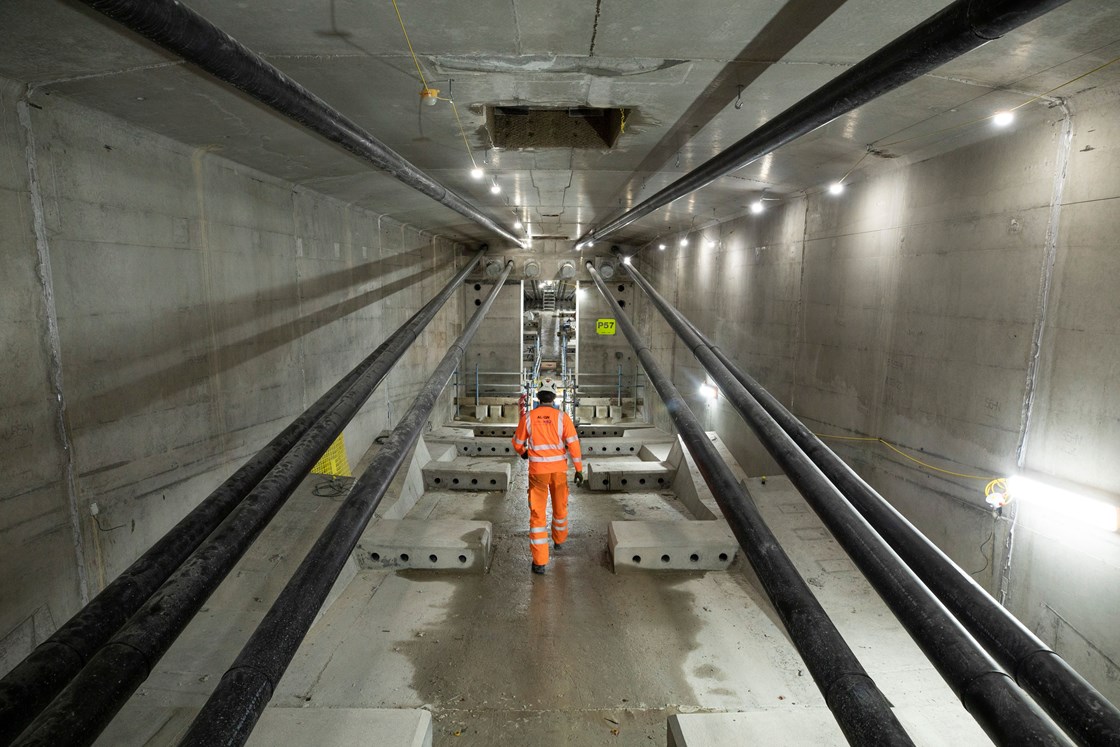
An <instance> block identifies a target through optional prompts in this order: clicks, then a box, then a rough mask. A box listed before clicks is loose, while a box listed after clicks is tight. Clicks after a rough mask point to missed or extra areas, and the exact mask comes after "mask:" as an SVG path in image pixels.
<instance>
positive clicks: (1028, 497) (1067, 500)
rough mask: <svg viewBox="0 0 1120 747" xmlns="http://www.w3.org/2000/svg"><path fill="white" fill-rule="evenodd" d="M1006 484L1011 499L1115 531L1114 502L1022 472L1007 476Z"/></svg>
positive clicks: (1118, 513)
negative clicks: (1080, 492) (1046, 481)
mask: <svg viewBox="0 0 1120 747" xmlns="http://www.w3.org/2000/svg"><path fill="white" fill-rule="evenodd" d="M1007 488H1008V493H1010V494H1011V497H1012V498H1013V499H1015V500H1023V501H1028V502H1030V503H1034V504H1036V505H1038V506H1045V507H1047V508H1050V509H1051V510H1054V511H1058V512H1060V513H1061V514H1063V515H1064V516H1066V517H1067V518H1070V519H1074V520H1076V521H1079V522H1081V523H1083V524H1088V525H1090V526H1093V527H1096V528H1097V529H1104V530H1105V531H1108V532H1115V531H1117V528H1118V527H1120V509H1118V508H1117V507H1116V505H1115V504H1112V503H1106V502H1105V501H1100V500H1096V499H1093V498H1087V497H1086V496H1083V495H1078V494H1077V493H1074V492H1072V491H1069V490H1065V489H1063V488H1058V487H1055V486H1053V485H1047V484H1046V483H1043V482H1040V481H1038V480H1035V479H1032V478H1030V477H1024V476H1023V475H1015V476H1013V477H1009V478H1008V480H1007Z"/></svg>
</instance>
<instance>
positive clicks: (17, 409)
mask: <svg viewBox="0 0 1120 747" xmlns="http://www.w3.org/2000/svg"><path fill="white" fill-rule="evenodd" d="M20 96H21V90H20V89H19V88H17V87H16V86H14V85H12V84H9V83H6V82H2V81H0V222H2V225H3V228H4V230H3V231H0V284H2V285H0V330H2V338H0V339H2V343H3V347H2V355H0V361H2V364H0V365H3V367H4V370H3V375H2V377H0V380H3V381H4V385H3V387H0V423H2V424H3V431H2V432H3V443H4V446H5V448H4V449H3V450H2V452H0V474H3V475H4V479H3V482H2V484H0V672H6V671H7V670H8V669H9V668H10V667H11V666H13V665H14V664H15V663H16V662H17V661H18V660H19V659H20V658H22V656H24V655H25V654H26V653H27V652H28V651H30V649H31V648H32V647H33V646H34V645H36V644H37V643H39V642H40V641H41V640H42V639H43V638H44V637H45V636H46V635H49V634H50V633H51V632H52V630H53V629H54V628H55V627H56V626H57V625H59V624H61V623H62V622H64V621H65V620H66V619H67V618H68V617H69V616H70V615H71V614H73V613H74V612H75V611H77V609H78V608H79V607H80V606H81V604H82V603H83V602H84V601H85V600H86V599H87V598H88V596H90V595H92V594H94V593H96V592H97V591H98V590H99V589H100V588H102V587H103V586H104V585H105V583H107V582H108V581H110V580H111V579H112V578H113V577H114V576H115V575H116V574H118V573H119V572H120V571H121V570H122V569H124V568H125V567H126V566H127V565H128V564H129V563H130V562H131V561H132V560H133V559H134V558H135V557H136V556H137V555H138V554H139V553H140V552H142V551H143V550H144V549H146V548H147V547H148V546H149V545H150V544H151V543H152V542H153V541H154V540H155V539H156V538H158V537H159V536H160V535H161V534H163V533H164V532H165V531H166V530H167V529H168V528H170V527H171V526H172V525H173V524H174V523H175V522H176V521H178V519H179V518H181V517H182V516H183V515H184V514H185V513H186V512H187V511H188V510H189V509H190V508H191V507H192V506H193V505H194V504H195V503H197V502H198V501H200V500H201V499H202V498H204V497H205V496H206V495H207V494H208V493H209V491H210V490H211V489H212V488H213V487H215V486H216V485H217V484H218V483H219V482H220V481H221V480H222V479H224V478H225V477H227V476H228V475H229V474H230V473H231V472H232V471H233V470H234V469H236V467H237V466H239V465H240V464H241V463H242V462H244V461H245V459H246V458H248V457H249V456H250V455H251V454H253V453H254V452H255V451H256V450H257V449H258V448H259V447H261V446H263V445H264V443H266V442H267V441H268V440H269V439H270V438H272V437H273V436H274V435H275V434H276V433H277V432H279V431H280V430H281V429H282V428H283V427H284V426H285V425H286V424H287V423H288V422H290V420H291V419H292V418H293V417H294V416H296V415H297V414H298V413H299V412H301V411H302V410H303V409H304V408H305V407H306V406H307V405H309V404H310V403H311V402H312V401H314V400H315V399H316V398H317V397H318V396H319V395H320V394H322V392H324V391H325V390H326V389H327V388H328V387H330V386H331V385H332V384H333V383H334V382H335V381H337V380H338V379H339V378H340V377H341V376H342V375H343V374H345V373H346V372H347V371H349V370H350V369H351V368H352V367H353V366H354V365H355V364H356V363H358V361H360V360H361V359H362V358H364V357H365V356H366V355H367V354H368V353H369V352H370V351H371V350H372V349H373V348H374V347H376V346H377V345H378V344H379V343H380V342H381V341H382V340H383V339H384V337H385V336H386V335H387V334H388V333H390V332H391V331H392V330H394V329H396V327H397V326H399V325H400V324H401V323H402V322H403V321H404V320H405V319H407V318H408V317H409V316H411V315H412V314H413V313H414V312H415V311H416V310H417V309H418V308H419V306H420V305H422V304H423V302H424V301H425V300H426V299H427V298H430V297H431V295H432V294H433V293H434V292H435V291H436V290H438V288H439V287H441V286H442V285H443V284H444V283H445V282H446V281H447V279H448V278H450V276H451V275H452V274H453V273H454V271H455V269H456V265H457V264H460V263H461V262H460V258H461V255H462V251H461V249H460V248H459V247H457V246H456V245H455V244H453V243H451V242H449V241H445V240H436V239H434V238H433V237H431V236H428V235H421V234H420V233H418V232H417V231H416V230H414V229H413V228H411V227H406V226H402V225H400V224H397V223H395V222H393V221H392V220H389V219H387V218H383V217H381V216H378V215H376V214H373V213H369V212H365V211H362V210H357V209H354V208H351V207H348V206H346V205H343V204H341V203H338V202H335V201H332V200H330V199H327V198H324V197H322V196H320V195H317V194H315V193H313V192H309V191H306V190H303V189H298V188H295V187H293V186H292V185H290V184H286V183H284V182H281V181H278V180H276V179H274V178H271V177H267V176H264V175H262V174H259V173H256V172H254V171H252V170H249V169H246V168H244V167H241V166H238V165H236V164H233V163H231V162H228V161H225V160H224V159H222V158H221V157H220V155H219V153H220V149H218V148H215V149H213V151H211V150H209V149H201V150H197V151H191V150H190V149H187V148H186V147H184V146H181V145H179V144H177V143H174V142H172V141H169V140H166V139H163V138H159V137H155V136H153V135H151V134H150V133H147V132H145V131H142V130H139V129H137V128H135V127H132V126H130V125H127V124H125V123H123V122H120V121H117V120H114V119H111V118H109V117H107V116H104V115H102V114H98V113H95V112H92V111H89V110H85V109H82V108H80V107H78V106H76V105H73V104H68V103H66V102H64V101H61V100H58V99H53V98H49V97H38V98H37V100H36V101H35V102H34V103H35V105H34V106H32V107H27V106H26V105H25V104H22V103H19V98H20ZM21 116H22V119H23V122H22V123H21V122H20V118H21ZM32 140H33V143H32ZM40 203H41V209H37V208H38V206H39V204H40ZM461 320H462V307H461V301H460V300H459V299H458V298H455V299H453V300H452V301H451V302H449V304H448V305H447V307H446V308H445V309H444V311H443V312H442V313H441V314H440V316H439V317H437V319H436V321H434V322H433V323H432V325H431V326H429V328H428V330H427V331H426V332H425V333H424V335H423V337H422V338H421V340H420V342H419V344H416V345H414V346H413V348H412V349H411V350H410V351H409V353H408V354H407V355H406V356H404V357H403V358H402V360H401V361H400V362H399V363H398V365H397V366H396V368H395V369H394V370H393V372H392V373H391V374H390V375H389V377H388V378H387V380H386V381H385V383H384V384H383V385H382V386H381V388H380V389H379V390H378V391H377V392H376V393H375V394H374V396H373V397H372V398H371V400H370V402H369V403H367V405H366V407H365V408H364V409H363V411H362V413H361V414H360V415H359V416H358V417H357V418H356V419H355V420H354V422H353V423H352V424H351V425H350V427H349V428H348V429H347V430H346V433H345V437H346V440H347V446H348V451H349V457H350V461H351V464H352V465H356V463H357V460H358V459H359V458H360V457H361V454H362V452H363V451H364V450H365V449H366V447H367V446H368V445H369V444H370V443H371V441H372V439H373V437H374V436H375V435H376V434H377V433H378V432H379V431H380V430H381V429H383V428H385V427H389V426H391V425H394V424H396V422H397V421H398V420H399V418H400V416H401V415H402V414H403V412H404V411H405V409H406V408H407V407H408V405H409V403H410V402H411V399H412V397H413V396H414V394H415V392H416V391H417V390H418V388H419V386H420V384H421V383H422V382H423V381H424V380H425V379H426V378H427V376H428V375H429V373H430V372H431V370H432V369H433V368H434V366H435V364H436V362H437V361H438V360H439V358H440V357H441V356H442V355H443V353H444V351H445V350H446V348H447V345H448V344H449V343H450V341H451V340H452V339H453V338H454V335H455V334H457V330H458V328H459V327H460V325H461ZM447 403H448V399H447V398H446V397H445V398H444V399H443V400H442V405H441V412H440V413H438V414H437V419H440V420H441V419H443V418H445V417H447V413H448V409H447V408H448V404H447ZM94 503H96V504H97V507H98V509H99V513H98V515H97V516H93V515H92V511H91V507H92V506H93V504H94Z"/></svg>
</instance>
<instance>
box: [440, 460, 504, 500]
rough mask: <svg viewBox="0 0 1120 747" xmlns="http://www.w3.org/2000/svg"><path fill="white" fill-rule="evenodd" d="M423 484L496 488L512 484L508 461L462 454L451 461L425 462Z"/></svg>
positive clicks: (497, 489)
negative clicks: (462, 455) (466, 456)
mask: <svg viewBox="0 0 1120 747" xmlns="http://www.w3.org/2000/svg"><path fill="white" fill-rule="evenodd" d="M423 473H424V487H426V488H428V489H429V490H432V489H434V490H488V491H489V490H495V491H502V492H504V491H505V490H506V488H508V487H509V475H510V468H509V463H508V462H497V461H495V460H493V459H479V458H477V457H475V458H465V457H459V458H457V459H453V460H452V461H450V462H434V461H433V462H428V463H427V464H425V465H424V468H423Z"/></svg>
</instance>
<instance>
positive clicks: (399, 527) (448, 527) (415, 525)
mask: <svg viewBox="0 0 1120 747" xmlns="http://www.w3.org/2000/svg"><path fill="white" fill-rule="evenodd" d="M492 536H493V528H492V527H491V524H490V522H488V521H466V520H460V519H397V520H389V519H385V520H382V521H378V522H376V523H374V524H373V525H371V526H370V527H369V528H368V529H366V531H365V534H363V535H362V538H361V539H360V540H359V541H358V547H357V549H356V550H355V551H354V552H355V553H357V557H358V563H359V564H360V565H361V567H362V568H363V569H365V570H384V569H386V568H389V569H396V570H403V569H408V568H411V569H419V570H430V571H437V570H438V571H448V570H457V571H470V572H478V573H484V572H485V571H486V569H487V568H489V567H490V540H491V537H492Z"/></svg>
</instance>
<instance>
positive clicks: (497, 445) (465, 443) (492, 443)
mask: <svg viewBox="0 0 1120 747" xmlns="http://www.w3.org/2000/svg"><path fill="white" fill-rule="evenodd" d="M511 438H512V436H511ZM428 440H429V441H430V442H432V443H442V444H454V445H455V453H456V454H458V455H459V456H464V457H468V456H469V457H515V456H517V452H516V451H514V450H513V444H512V443H511V442H510V439H509V438H503V437H500V436H493V437H491V436H487V437H483V438H442V437H435V438H432V437H429V438H428Z"/></svg>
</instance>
